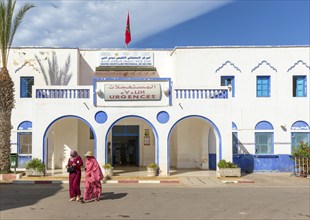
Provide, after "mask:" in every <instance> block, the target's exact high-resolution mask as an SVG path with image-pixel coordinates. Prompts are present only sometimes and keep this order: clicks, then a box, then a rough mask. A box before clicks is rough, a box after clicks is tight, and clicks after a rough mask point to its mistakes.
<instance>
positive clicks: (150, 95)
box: [93, 78, 171, 107]
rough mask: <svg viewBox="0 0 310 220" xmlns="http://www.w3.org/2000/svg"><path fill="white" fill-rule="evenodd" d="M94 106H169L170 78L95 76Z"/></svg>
mask: <svg viewBox="0 0 310 220" xmlns="http://www.w3.org/2000/svg"><path fill="white" fill-rule="evenodd" d="M93 91H94V106H97V107H99V106H100V107H107V106H128V107H129V106H169V105H171V80H170V78H95V79H94V90H93Z"/></svg>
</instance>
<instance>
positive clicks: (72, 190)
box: [67, 155, 83, 198]
mask: <svg viewBox="0 0 310 220" xmlns="http://www.w3.org/2000/svg"><path fill="white" fill-rule="evenodd" d="M73 164H75V167H74V168H75V171H74V172H73V173H69V195H70V198H72V197H76V196H79V195H81V190H80V183H81V176H82V175H81V174H82V173H81V166H83V160H82V158H81V157H80V156H78V155H77V156H75V157H74V158H73V157H70V159H69V160H68V164H67V166H72V165H73Z"/></svg>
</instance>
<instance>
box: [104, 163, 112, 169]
mask: <svg viewBox="0 0 310 220" xmlns="http://www.w3.org/2000/svg"><path fill="white" fill-rule="evenodd" d="M102 167H103V168H104V169H112V168H113V167H112V165H111V164H109V163H106V164H104V165H103V166H102Z"/></svg>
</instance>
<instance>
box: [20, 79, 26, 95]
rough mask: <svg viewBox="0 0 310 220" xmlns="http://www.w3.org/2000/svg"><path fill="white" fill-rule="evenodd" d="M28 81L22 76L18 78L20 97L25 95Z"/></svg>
mask: <svg viewBox="0 0 310 220" xmlns="http://www.w3.org/2000/svg"><path fill="white" fill-rule="evenodd" d="M27 89H28V82H27V80H26V79H25V78H24V77H21V78H20V97H21V98H26V97H27Z"/></svg>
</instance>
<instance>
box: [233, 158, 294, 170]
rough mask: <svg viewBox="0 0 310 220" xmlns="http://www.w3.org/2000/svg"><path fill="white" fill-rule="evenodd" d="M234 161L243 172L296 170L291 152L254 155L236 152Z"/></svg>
mask: <svg viewBox="0 0 310 220" xmlns="http://www.w3.org/2000/svg"><path fill="white" fill-rule="evenodd" d="M233 162H234V163H235V164H237V165H238V166H239V167H240V168H241V171H242V172H245V173H253V172H254V173H255V172H294V161H293V160H292V159H291V155H289V154H278V155H252V154H236V155H234V156H233Z"/></svg>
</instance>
